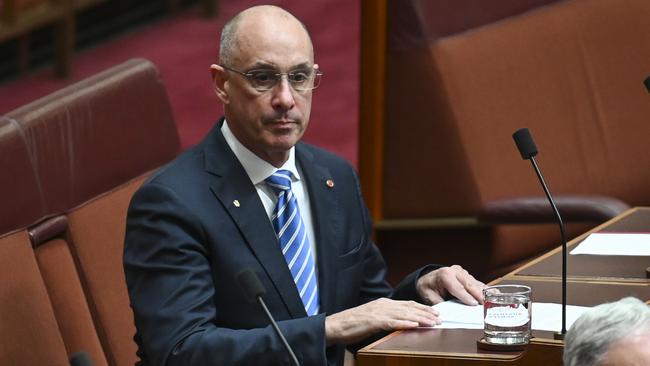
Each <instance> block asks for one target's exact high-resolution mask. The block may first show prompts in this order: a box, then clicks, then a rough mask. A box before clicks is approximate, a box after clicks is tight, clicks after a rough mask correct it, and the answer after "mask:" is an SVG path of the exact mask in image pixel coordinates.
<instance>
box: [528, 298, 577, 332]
mask: <svg viewBox="0 0 650 366" xmlns="http://www.w3.org/2000/svg"><path fill="white" fill-rule="evenodd" d="M587 310H589V307H587V306H576V305H567V306H566V329H567V330H569V328H571V326H572V325H573V323H574V322H575V321H576V319H578V318H579V317H580V315H582V313H584V312H585V311H587ZM532 317H533V324H532V326H531V327H532V328H533V329H535V330H548V331H550V332H559V331H560V330H562V304H553V303H546V302H534V303H533V315H532Z"/></svg>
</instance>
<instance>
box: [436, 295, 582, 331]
mask: <svg viewBox="0 0 650 366" xmlns="http://www.w3.org/2000/svg"><path fill="white" fill-rule="evenodd" d="M433 308H434V309H436V310H438V311H439V312H440V318H441V319H442V324H440V325H437V326H436V327H435V328H459V329H483V305H476V306H470V305H464V304H461V303H460V302H458V301H456V300H451V301H445V302H442V303H439V304H436V305H434V306H433ZM588 309H589V307H585V306H576V305H567V307H566V324H567V329H569V328H570V327H571V325H573V323H574V322H575V321H576V319H578V317H579V316H580V315H582V313H584V312H585V311H586V310H588ZM532 320H533V323H532V329H535V330H547V331H552V332H559V331H560V330H561V328H562V305H561V304H554V303H544V302H534V303H533V311H532Z"/></svg>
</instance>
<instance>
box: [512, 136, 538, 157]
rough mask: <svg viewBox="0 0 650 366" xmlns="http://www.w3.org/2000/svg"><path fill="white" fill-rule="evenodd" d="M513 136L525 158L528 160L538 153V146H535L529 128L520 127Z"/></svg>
mask: <svg viewBox="0 0 650 366" xmlns="http://www.w3.org/2000/svg"><path fill="white" fill-rule="evenodd" d="M512 138H513V139H514V140H515V144H517V149H519V153H520V154H521V157H522V158H524V160H528V159H530V158H532V157H533V156H535V155H537V146H535V141H533V136H531V134H530V131H528V129H527V128H520V129H518V130H517V131H515V133H513V134H512Z"/></svg>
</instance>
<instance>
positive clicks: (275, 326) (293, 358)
mask: <svg viewBox="0 0 650 366" xmlns="http://www.w3.org/2000/svg"><path fill="white" fill-rule="evenodd" d="M257 302H259V303H260V305H261V306H262V309H264V312H265V313H266V317H267V318H268V319H269V320H270V321H271V325H272V326H273V329H274V330H275V333H276V334H277V335H278V337H279V338H280V340H281V341H282V345H283V346H284V349H286V350H287V353H288V354H289V357H291V361H292V362H293V364H294V365H296V366H300V363H299V362H298V358H297V357H296V354H295V353H293V350H292V349H291V346H289V343H288V342H287V339H286V338H285V337H284V335H283V334H282V331H281V330H280V327H278V323H276V322H275V319H274V318H273V315H271V312H270V311H269V308H267V307H266V303H264V300H263V299H262V296H257Z"/></svg>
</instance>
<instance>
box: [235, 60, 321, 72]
mask: <svg viewBox="0 0 650 366" xmlns="http://www.w3.org/2000/svg"><path fill="white" fill-rule="evenodd" d="M312 67H313V65H312V64H311V63H310V62H308V61H305V62H302V63H299V64H297V65H293V66H291V67H290V68H289V70H300V69H310V68H312ZM246 69H247V70H255V69H273V70H277V67H276V66H275V65H274V64H271V63H268V62H263V61H258V62H256V63H254V64H253V65H251V66H250V67H247V68H246Z"/></svg>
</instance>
